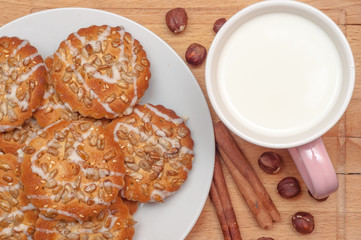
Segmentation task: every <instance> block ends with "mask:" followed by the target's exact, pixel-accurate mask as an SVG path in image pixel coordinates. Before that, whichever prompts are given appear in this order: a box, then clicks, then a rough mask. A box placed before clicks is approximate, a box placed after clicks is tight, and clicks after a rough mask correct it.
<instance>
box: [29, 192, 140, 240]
mask: <svg viewBox="0 0 361 240" xmlns="http://www.w3.org/2000/svg"><path fill="white" fill-rule="evenodd" d="M134 224H135V221H134V220H133V218H132V216H131V215H130V213H129V210H128V208H127V206H126V205H125V204H123V202H122V200H121V199H120V198H119V197H117V198H116V201H115V202H114V203H112V204H111V205H110V207H109V208H108V209H104V210H102V211H100V212H99V214H98V215H97V216H94V217H92V218H91V219H89V220H88V221H86V222H66V221H62V220H57V221H56V220H52V221H51V220H50V221H49V220H45V219H43V218H39V220H38V221H37V222H36V232H35V234H34V236H35V239H46V240H61V239H69V240H80V239H86V240H105V239H114V240H115V239H116V240H130V239H132V238H133V235H134V227H133V225H134Z"/></svg>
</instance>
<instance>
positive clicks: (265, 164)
mask: <svg viewBox="0 0 361 240" xmlns="http://www.w3.org/2000/svg"><path fill="white" fill-rule="evenodd" d="M281 164H282V159H281V157H280V156H279V155H278V154H276V153H274V152H264V153H262V155H261V156H260V157H259V159H258V166H259V167H260V168H261V169H262V170H263V171H264V172H266V173H268V174H275V173H277V172H278V171H279V170H280V169H281Z"/></svg>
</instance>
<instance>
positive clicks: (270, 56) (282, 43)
mask: <svg viewBox="0 0 361 240" xmlns="http://www.w3.org/2000/svg"><path fill="white" fill-rule="evenodd" d="M217 78H218V84H219V85H218V87H219V89H220V90H221V93H222V95H223V96H225V98H226V99H225V101H226V105H227V107H228V108H229V109H228V110H229V111H230V112H232V114H233V115H234V117H236V118H237V119H238V121H240V122H241V124H242V125H245V126H246V127H247V128H249V129H251V130H252V131H255V132H257V133H260V134H263V135H269V136H291V135H295V134H297V133H300V132H303V131H305V130H307V129H310V128H312V127H313V126H314V125H316V124H318V123H319V122H320V121H321V120H322V119H323V118H324V117H325V116H326V115H327V114H328V113H329V111H330V110H331V109H332V107H333V105H334V104H335V101H336V99H337V97H338V95H339V88H340V85H341V80H342V67H341V62H340V57H339V54H338V52H337V49H336V47H335V46H334V43H333V42H332V40H331V39H330V38H329V36H328V35H327V34H326V32H324V31H323V30H322V29H321V28H320V27H319V26H317V25H316V24H314V23H313V22H311V21H309V20H307V19H306V18H303V17H301V16H298V15H293V14H288V13H270V14H265V15H262V16H258V17H255V18H253V19H251V20H249V21H247V22H245V23H244V24H242V25H241V26H240V27H239V28H238V29H237V30H236V31H235V32H234V33H233V34H232V35H231V36H230V38H229V39H228V40H227V42H226V44H225V46H224V48H223V50H222V53H221V56H220V59H219V64H218V67H217Z"/></svg>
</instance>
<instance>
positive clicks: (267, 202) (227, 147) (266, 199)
mask: <svg viewBox="0 0 361 240" xmlns="http://www.w3.org/2000/svg"><path fill="white" fill-rule="evenodd" d="M214 132H215V137H216V142H217V147H218V148H219V149H220V150H222V151H223V152H224V153H225V154H226V155H227V156H228V157H229V159H230V160H231V161H232V162H233V164H234V166H235V167H236V168H237V169H238V171H239V172H240V173H241V174H242V175H243V177H244V178H245V179H247V181H248V182H249V184H250V185H251V186H252V188H253V190H254V192H255V193H256V195H257V196H258V197H259V198H260V200H261V202H262V204H263V206H264V207H265V208H266V209H267V211H268V213H269V214H270V216H271V217H272V219H273V220H274V221H279V220H280V214H279V212H278V210H277V208H276V206H275V205H274V203H273V201H272V199H271V197H270V196H269V195H268V193H267V191H266V189H265V188H264V186H263V184H262V183H261V181H260V180H259V178H258V176H257V175H256V173H255V171H254V170H253V168H252V166H251V165H250V163H249V162H248V160H247V159H246V158H245V156H244V155H243V153H242V152H241V150H240V149H239V147H238V145H237V143H236V141H235V140H234V139H233V137H232V135H231V134H230V133H229V131H228V129H227V128H226V126H225V125H224V124H223V123H222V122H218V123H216V124H215V127H214Z"/></svg>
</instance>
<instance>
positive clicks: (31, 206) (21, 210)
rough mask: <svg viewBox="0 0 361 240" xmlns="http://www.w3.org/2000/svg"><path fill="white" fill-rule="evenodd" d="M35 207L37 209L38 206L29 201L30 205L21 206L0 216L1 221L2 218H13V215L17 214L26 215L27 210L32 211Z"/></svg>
mask: <svg viewBox="0 0 361 240" xmlns="http://www.w3.org/2000/svg"><path fill="white" fill-rule="evenodd" d="M35 209H37V208H36V207H35V206H34V205H33V204H31V203H29V204H28V205H26V206H23V207H21V208H20V209H18V210H15V211H13V212H11V213H9V214H6V215H2V216H0V222H1V221H2V220H4V219H5V218H13V217H15V216H16V215H24V213H25V212H26V211H31V210H35Z"/></svg>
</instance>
